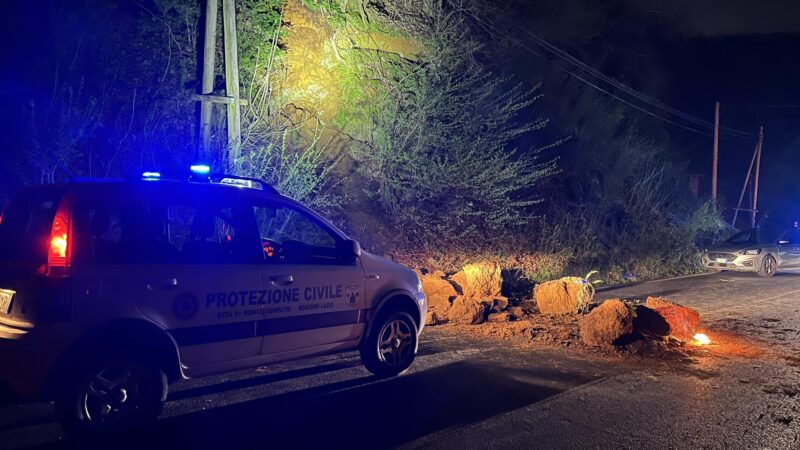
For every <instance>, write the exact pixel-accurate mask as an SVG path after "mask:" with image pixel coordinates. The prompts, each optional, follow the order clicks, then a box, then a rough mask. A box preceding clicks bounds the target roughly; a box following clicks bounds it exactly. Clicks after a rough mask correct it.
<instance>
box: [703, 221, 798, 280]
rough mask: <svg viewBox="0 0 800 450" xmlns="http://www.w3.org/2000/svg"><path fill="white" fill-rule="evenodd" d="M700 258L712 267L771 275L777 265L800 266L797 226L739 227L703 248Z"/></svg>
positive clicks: (776, 270)
mask: <svg viewBox="0 0 800 450" xmlns="http://www.w3.org/2000/svg"><path fill="white" fill-rule="evenodd" d="M702 261H703V265H704V266H705V267H707V268H709V269H712V270H716V271H723V270H731V271H738V272H756V273H758V274H759V275H761V276H762V277H771V276H773V275H775V274H776V273H777V272H778V270H781V269H792V268H800V230H795V229H790V230H783V231H780V230H775V229H761V228H755V229H750V230H744V231H740V232H738V233H736V234H734V235H733V236H731V237H730V238H729V239H728V240H726V241H725V242H723V243H722V244H720V245H717V246H715V247H713V248H710V249H708V250H706V251H705V252H703V255H702Z"/></svg>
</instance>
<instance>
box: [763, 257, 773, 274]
mask: <svg viewBox="0 0 800 450" xmlns="http://www.w3.org/2000/svg"><path fill="white" fill-rule="evenodd" d="M764 264H765V265H766V266H767V267H766V269H767V273H768V274H773V273H775V260H774V259H772V258H771V257H769V256H768V257H767V259H766V260H765V261H764Z"/></svg>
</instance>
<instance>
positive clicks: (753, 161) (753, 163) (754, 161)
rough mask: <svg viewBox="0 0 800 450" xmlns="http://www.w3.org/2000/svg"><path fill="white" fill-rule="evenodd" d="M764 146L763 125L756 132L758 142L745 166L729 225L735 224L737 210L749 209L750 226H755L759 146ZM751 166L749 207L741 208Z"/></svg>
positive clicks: (759, 159)
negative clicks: (748, 163)
mask: <svg viewBox="0 0 800 450" xmlns="http://www.w3.org/2000/svg"><path fill="white" fill-rule="evenodd" d="M763 146H764V127H763V126H762V127H761V128H760V129H759V132H758V143H756V147H755V149H754V150H753V157H752V158H751V159H750V166H749V167H748V168H747V175H745V177H744V185H742V191H741V192H740V193H739V202H738V203H737V204H736V208H734V210H733V220H732V221H731V226H733V227H735V226H736V219H737V218H738V217H739V211H750V213H751V216H750V226H751V227H752V228H755V224H756V213H757V212H758V178H759V175H760V172H761V148H762V147H763ZM753 167H755V168H756V170H755V176H754V178H755V183H754V186H753V197H752V198H751V199H750V203H751V207H750V208H748V209H742V200H744V193H745V192H747V187H748V186H750V181H751V180H750V175H751V174H752V173H753Z"/></svg>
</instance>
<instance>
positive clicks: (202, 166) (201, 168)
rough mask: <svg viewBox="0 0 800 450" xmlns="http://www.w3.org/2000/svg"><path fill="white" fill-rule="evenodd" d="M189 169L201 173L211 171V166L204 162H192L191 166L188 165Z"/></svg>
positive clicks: (204, 173) (205, 173)
mask: <svg viewBox="0 0 800 450" xmlns="http://www.w3.org/2000/svg"><path fill="white" fill-rule="evenodd" d="M189 170H191V171H192V172H194V173H199V174H203V175H207V174H209V173H211V167H208V166H207V165H205V164H192V166H191V167H189Z"/></svg>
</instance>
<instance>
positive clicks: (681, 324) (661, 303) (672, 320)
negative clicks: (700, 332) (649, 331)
mask: <svg viewBox="0 0 800 450" xmlns="http://www.w3.org/2000/svg"><path fill="white" fill-rule="evenodd" d="M644 306H645V307H646V308H649V309H651V310H652V311H653V312H654V313H655V314H657V315H658V316H659V317H661V319H663V321H664V322H666V325H667V328H666V330H665V331H666V335H669V336H673V337H676V338H678V339H681V340H689V339H692V337H694V334H695V330H696V329H697V327H698V326H699V325H700V313H698V312H697V311H695V310H694V309H692V308H689V307H687V306H683V305H679V304H677V303H674V302H671V301H669V300H665V299H663V298H660V297H647V301H646V302H645V304H644ZM662 329H663V327H662Z"/></svg>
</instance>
